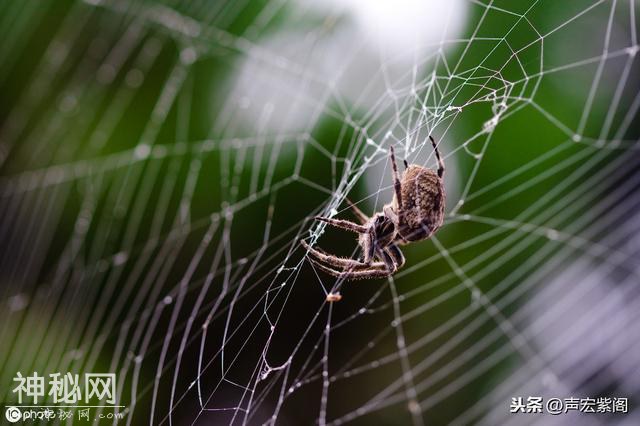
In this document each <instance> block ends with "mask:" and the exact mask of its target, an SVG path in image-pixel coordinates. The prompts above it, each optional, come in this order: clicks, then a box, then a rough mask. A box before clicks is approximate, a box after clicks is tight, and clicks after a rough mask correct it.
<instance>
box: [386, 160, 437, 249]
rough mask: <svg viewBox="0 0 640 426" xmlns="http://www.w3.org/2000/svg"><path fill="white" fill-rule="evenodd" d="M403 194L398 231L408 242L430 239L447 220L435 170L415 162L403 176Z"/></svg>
mask: <svg viewBox="0 0 640 426" xmlns="http://www.w3.org/2000/svg"><path fill="white" fill-rule="evenodd" d="M401 193H402V209H401V212H402V213H401V214H400V217H399V229H398V233H399V234H400V236H401V237H402V238H403V239H404V240H405V241H407V242H408V241H420V240H424V239H426V238H429V237H430V236H431V235H432V234H433V233H434V232H435V231H436V230H437V229H438V228H439V227H440V226H441V225H442V222H443V220H444V204H445V193H444V186H443V184H442V179H440V177H439V176H438V174H437V173H436V171H434V170H431V169H427V168H425V167H422V166H418V165H415V164H412V165H410V166H409V168H407V169H406V170H405V172H404V173H403V175H402V192H401ZM394 201H395V200H394Z"/></svg>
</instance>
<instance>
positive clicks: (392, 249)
mask: <svg viewBox="0 0 640 426" xmlns="http://www.w3.org/2000/svg"><path fill="white" fill-rule="evenodd" d="M385 250H386V251H387V253H389V255H390V256H391V257H392V258H393V263H395V264H396V268H397V269H400V268H402V266H404V262H405V258H404V254H402V250H400V247H398V246H397V245H395V244H391V245H389V246H388V247H386V248H385Z"/></svg>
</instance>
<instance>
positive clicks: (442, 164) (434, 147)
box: [429, 135, 444, 178]
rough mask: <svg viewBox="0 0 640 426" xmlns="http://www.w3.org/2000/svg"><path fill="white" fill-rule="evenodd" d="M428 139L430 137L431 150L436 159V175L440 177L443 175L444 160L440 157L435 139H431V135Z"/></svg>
mask: <svg viewBox="0 0 640 426" xmlns="http://www.w3.org/2000/svg"><path fill="white" fill-rule="evenodd" d="M429 139H431V145H433V150H434V151H435V153H436V158H437V159H438V177H440V178H441V177H442V176H443V175H444V161H442V158H440V151H438V145H437V144H436V141H435V140H434V139H433V137H432V136H431V135H429Z"/></svg>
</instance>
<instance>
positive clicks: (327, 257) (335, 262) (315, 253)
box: [300, 240, 384, 269]
mask: <svg viewBox="0 0 640 426" xmlns="http://www.w3.org/2000/svg"><path fill="white" fill-rule="evenodd" d="M300 244H302V246H303V247H304V248H305V249H307V250H308V251H309V254H310V255H311V256H312V259H311V260H317V261H320V262H324V263H327V264H329V265H331V266H335V267H337V268H343V269H351V268H355V269H362V268H369V267H376V268H377V267H384V263H382V262H376V263H373V264H367V263H363V262H360V261H359V260H355V259H348V258H345V257H339V256H335V255H332V254H329V253H326V252H324V251H322V250H319V249H315V248H313V247H311V246H310V245H309V244H307V242H306V241H304V240H300Z"/></svg>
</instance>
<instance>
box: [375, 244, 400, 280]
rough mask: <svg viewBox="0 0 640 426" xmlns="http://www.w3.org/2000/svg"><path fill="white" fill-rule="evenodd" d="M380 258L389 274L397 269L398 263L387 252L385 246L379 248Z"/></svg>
mask: <svg viewBox="0 0 640 426" xmlns="http://www.w3.org/2000/svg"><path fill="white" fill-rule="evenodd" d="M379 255H380V258H381V259H382V260H383V262H384V264H385V266H386V267H387V271H388V272H389V275H391V274H394V273H395V272H396V271H397V270H398V265H396V263H395V262H394V260H393V257H392V256H391V255H390V254H389V252H388V251H387V249H386V248H384V249H382V250H380V252H379Z"/></svg>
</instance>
